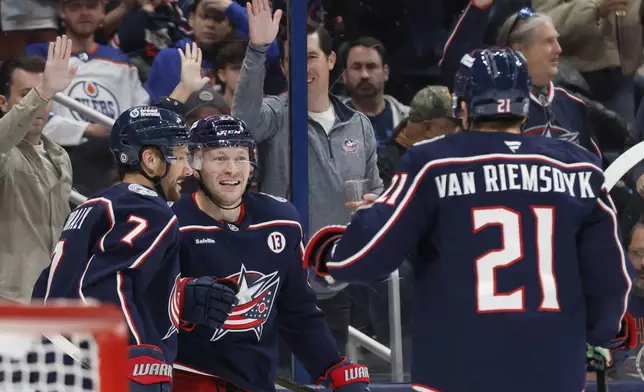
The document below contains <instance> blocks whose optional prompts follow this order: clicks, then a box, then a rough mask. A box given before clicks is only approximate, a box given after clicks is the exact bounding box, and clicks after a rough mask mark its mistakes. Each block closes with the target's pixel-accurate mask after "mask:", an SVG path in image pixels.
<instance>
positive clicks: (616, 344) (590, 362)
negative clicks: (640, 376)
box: [586, 312, 637, 372]
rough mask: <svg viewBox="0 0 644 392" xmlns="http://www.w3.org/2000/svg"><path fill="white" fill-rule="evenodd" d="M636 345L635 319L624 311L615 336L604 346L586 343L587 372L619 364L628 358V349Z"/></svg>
mask: <svg viewBox="0 0 644 392" xmlns="http://www.w3.org/2000/svg"><path fill="white" fill-rule="evenodd" d="M636 345H637V329H636V326H635V319H633V316H631V315H630V313H628V312H626V313H625V314H624V318H623V319H622V328H621V329H620V331H619V333H618V335H617V337H616V338H615V339H613V340H612V341H611V342H610V343H608V344H607V345H605V347H595V346H591V345H590V344H586V362H587V370H588V371H589V372H596V371H603V370H606V369H609V368H612V367H615V366H619V365H621V364H622V363H624V362H625V361H626V359H628V350H630V349H632V348H634V347H635V346H636Z"/></svg>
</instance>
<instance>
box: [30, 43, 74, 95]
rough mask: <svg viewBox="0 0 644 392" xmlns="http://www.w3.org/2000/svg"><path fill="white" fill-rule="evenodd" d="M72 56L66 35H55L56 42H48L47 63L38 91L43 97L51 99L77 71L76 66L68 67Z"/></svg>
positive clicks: (67, 84) (70, 44) (67, 83)
mask: <svg viewBox="0 0 644 392" xmlns="http://www.w3.org/2000/svg"><path fill="white" fill-rule="evenodd" d="M71 56H72V40H71V39H69V38H67V36H66V35H63V36H62V37H57V38H56V42H50V43H49V49H48V52H47V63H46V65H45V73H44V74H43V82H42V86H39V87H40V92H41V93H42V95H43V97H42V98H45V99H51V97H53V96H54V95H55V94H56V93H59V92H61V91H63V90H65V89H66V88H67V86H69V84H70V83H71V82H72V79H74V77H75V76H76V72H78V67H77V66H72V67H71V68H70V67H69V59H70V58H71Z"/></svg>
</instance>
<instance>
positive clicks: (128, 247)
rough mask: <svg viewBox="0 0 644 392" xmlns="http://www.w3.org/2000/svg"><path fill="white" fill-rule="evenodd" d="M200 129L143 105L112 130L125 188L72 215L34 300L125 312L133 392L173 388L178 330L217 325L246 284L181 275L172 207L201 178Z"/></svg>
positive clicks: (102, 194) (117, 187)
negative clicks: (195, 138) (196, 163)
mask: <svg viewBox="0 0 644 392" xmlns="http://www.w3.org/2000/svg"><path fill="white" fill-rule="evenodd" d="M189 144H190V131H189V129H188V127H187V125H186V123H185V121H184V120H183V119H182V118H181V117H180V116H178V115H177V114H175V113H173V112H171V111H168V110H165V109H159V108H155V107H134V108H132V109H129V110H127V111H125V112H124V113H122V114H121V115H120V117H119V118H118V119H117V121H116V123H115V124H114V126H113V128H112V133H111V138H110V149H111V150H112V153H113V154H114V157H115V159H116V160H117V162H118V165H119V171H120V172H121V178H122V181H123V182H122V183H120V184H117V185H114V186H112V187H111V188H108V189H106V190H104V191H101V192H99V193H98V194H96V195H95V196H93V197H92V198H90V199H89V200H87V201H86V202H84V203H83V204H81V205H80V206H78V207H77V208H76V209H75V210H74V211H72V212H71V214H70V215H69V216H68V217H67V220H66V222H65V226H64V227H63V231H62V234H61V238H60V241H59V242H58V244H57V245H56V247H55V251H54V253H53V255H52V261H51V264H50V265H49V267H47V268H46V269H45V270H44V271H43V272H42V274H41V275H40V278H39V279H38V281H37V282H36V285H35V287H34V291H33V297H34V298H38V299H44V301H45V302H47V301H48V300H50V299H52V298H70V299H80V300H82V301H87V300H90V299H96V300H99V301H102V302H108V303H114V304H117V305H119V306H120V307H121V309H122V310H123V315H124V316H125V321H126V323H127V326H128V328H129V332H130V344H131V346H130V349H129V364H128V368H129V372H130V373H129V377H130V390H131V391H132V392H143V391H145V392H160V391H164V392H166V391H170V389H171V385H172V363H173V361H174V358H175V356H176V350H177V334H176V333H175V332H177V330H178V329H184V330H190V329H192V328H193V327H194V324H205V325H208V326H210V327H213V328H216V327H218V326H220V325H221V324H222V323H223V322H224V321H225V320H226V319H227V316H228V314H229V313H230V311H231V310H232V306H233V304H234V303H235V301H236V300H235V294H236V292H237V287H236V286H233V287H230V286H229V285H227V284H220V283H218V282H217V281H216V280H215V279H213V278H210V277H201V278H198V279H197V278H185V277H184V278H182V277H181V276H180V275H179V260H178V235H179V226H178V223H177V217H176V216H175V215H174V213H173V212H172V210H171V209H170V207H169V206H168V203H167V201H172V200H178V199H179V198H180V190H181V181H182V180H183V179H184V178H185V177H186V176H187V175H189V174H190V173H191V171H192V170H191V168H190V161H191V159H190V157H191V150H190V149H189Z"/></svg>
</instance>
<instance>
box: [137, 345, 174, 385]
mask: <svg viewBox="0 0 644 392" xmlns="http://www.w3.org/2000/svg"><path fill="white" fill-rule="evenodd" d="M128 351H129V354H128V378H129V379H130V392H170V391H172V365H169V364H168V363H167V362H166V361H165V357H164V356H163V351H161V349H160V348H158V347H156V346H150V345H140V346H130V347H129V348H128Z"/></svg>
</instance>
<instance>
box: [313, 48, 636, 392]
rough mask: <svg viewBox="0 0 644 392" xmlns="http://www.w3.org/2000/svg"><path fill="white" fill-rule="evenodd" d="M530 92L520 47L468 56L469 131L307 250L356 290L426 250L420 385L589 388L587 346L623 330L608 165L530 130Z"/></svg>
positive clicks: (405, 165)
mask: <svg viewBox="0 0 644 392" xmlns="http://www.w3.org/2000/svg"><path fill="white" fill-rule="evenodd" d="M529 84H530V83H529V79H528V76H527V70H526V67H525V60H524V59H523V56H521V55H520V54H518V53H516V52H513V51H511V50H509V49H498V50H484V51H475V52H473V53H472V54H471V55H468V56H466V58H464V61H463V64H462V66H461V70H460V71H459V74H458V75H457V80H456V88H455V91H454V97H456V99H455V104H457V105H459V106H460V108H461V109H462V113H463V116H464V117H463V118H462V119H461V120H462V122H463V129H465V131H464V132H462V133H459V134H455V135H450V136H446V137H443V138H437V139H433V140H430V141H428V142H425V143H419V144H418V145H416V146H414V147H412V148H411V149H409V150H408V152H407V153H406V155H405V156H404V157H403V158H402V159H401V161H400V164H399V167H398V168H397V173H396V174H395V176H394V177H393V180H392V182H391V186H390V187H389V189H387V190H386V191H385V192H384V193H383V194H382V195H381V196H380V198H379V199H378V200H377V201H376V202H375V203H374V204H373V205H371V206H370V207H369V208H365V209H361V210H358V212H357V213H356V214H355V216H354V218H353V219H352V221H351V223H350V224H349V225H348V226H347V227H346V230H345V228H344V227H328V228H324V229H322V230H321V231H320V232H318V233H316V234H315V235H314V236H313V237H312V239H311V241H310V242H309V244H308V245H307V249H306V252H305V262H306V263H307V264H308V265H311V266H313V267H315V268H316V270H317V271H318V274H320V275H325V274H330V275H331V276H332V277H333V278H335V279H336V280H338V281H345V282H369V281H374V280H377V279H382V278H385V277H387V276H388V274H389V273H391V272H392V271H393V270H395V269H396V268H397V267H398V266H399V265H400V264H401V262H402V260H403V258H404V256H405V255H406V254H408V253H409V252H410V251H412V250H415V251H416V252H414V253H416V254H417V255H418V256H417V258H416V260H415V265H414V270H415V274H416V282H417V284H416V285H415V288H416V292H415V302H414V304H413V312H414V315H415V320H414V322H415V325H414V331H415V332H416V333H415V335H414V337H413V338H414V351H413V354H412V356H413V361H412V383H413V386H414V389H415V390H417V391H441V392H444V391H445V392H471V391H495V392H516V391H521V392H544V391H548V392H575V391H577V392H578V391H582V390H583V389H584V387H585V375H586V356H585V352H586V342H588V343H590V344H592V345H595V346H600V345H604V344H606V343H609V342H611V340H612V339H614V338H615V337H616V336H618V332H620V327H621V325H622V324H621V323H622V319H623V318H624V314H625V310H626V301H627V298H628V292H629V290H630V285H631V282H630V280H629V277H628V274H627V270H626V263H625V256H624V252H623V251H622V247H621V245H620V238H619V235H618V229H617V222H616V218H615V212H614V209H613V205H612V202H611V200H610V198H609V196H608V194H607V193H606V191H605V190H604V189H602V184H603V181H604V180H603V174H602V171H601V170H600V163H599V161H598V160H597V158H595V157H594V156H593V155H592V154H590V153H589V152H588V151H586V150H584V149H583V148H580V147H579V146H576V145H574V144H572V143H569V142H566V141H560V140H554V139H548V138H545V137H542V136H522V135H521V124H522V123H523V122H524V121H525V117H526V116H527V110H528V100H529ZM455 364H460V365H459V366H455Z"/></svg>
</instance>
